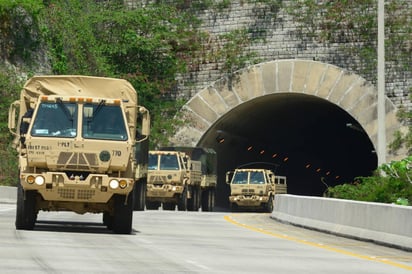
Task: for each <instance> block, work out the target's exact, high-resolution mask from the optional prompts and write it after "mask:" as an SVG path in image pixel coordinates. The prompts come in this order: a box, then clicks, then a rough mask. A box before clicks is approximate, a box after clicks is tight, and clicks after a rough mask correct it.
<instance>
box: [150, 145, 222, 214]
mask: <svg viewBox="0 0 412 274" xmlns="http://www.w3.org/2000/svg"><path fill="white" fill-rule="evenodd" d="M216 160H217V159H216V152H215V151H214V150H213V149H210V148H201V147H165V148H161V149H159V150H154V151H149V166H148V169H149V171H148V180H147V197H146V208H147V209H157V208H159V206H160V205H161V204H162V207H163V209H165V210H174V209H175V207H176V205H177V207H178V210H189V211H198V210H199V209H200V208H202V211H213V208H214V204H215V189H216V184H217V183H216V182H217V176H216V170H217V162H216Z"/></svg>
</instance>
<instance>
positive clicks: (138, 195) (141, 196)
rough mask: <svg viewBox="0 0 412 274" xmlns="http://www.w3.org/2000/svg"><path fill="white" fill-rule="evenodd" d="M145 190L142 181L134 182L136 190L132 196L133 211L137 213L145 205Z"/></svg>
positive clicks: (144, 182) (145, 186)
mask: <svg viewBox="0 0 412 274" xmlns="http://www.w3.org/2000/svg"><path fill="white" fill-rule="evenodd" d="M146 188H147V184H146V181H144V180H142V181H139V182H136V189H135V191H134V194H135V204H134V210H137V211H142V210H144V206H145V204H146Z"/></svg>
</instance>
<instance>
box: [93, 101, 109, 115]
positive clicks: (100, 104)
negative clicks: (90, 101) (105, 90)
mask: <svg viewBox="0 0 412 274" xmlns="http://www.w3.org/2000/svg"><path fill="white" fill-rule="evenodd" d="M105 104H106V100H101V101H100V103H99V104H98V105H97V107H96V110H95V111H94V114H93V118H92V120H94V118H96V116H97V114H98V113H99V112H100V110H101V109H102V107H103V106H104V105H105Z"/></svg>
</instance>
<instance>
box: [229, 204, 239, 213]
mask: <svg viewBox="0 0 412 274" xmlns="http://www.w3.org/2000/svg"><path fill="white" fill-rule="evenodd" d="M230 210H231V211H232V212H238V211H239V206H238V205H237V204H235V203H231V204H230Z"/></svg>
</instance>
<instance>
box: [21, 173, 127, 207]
mask: <svg viewBox="0 0 412 274" xmlns="http://www.w3.org/2000/svg"><path fill="white" fill-rule="evenodd" d="M20 183H21V185H22V187H23V189H24V190H37V192H38V193H40V194H41V196H42V197H43V199H44V200H45V201H67V202H88V203H107V202H108V201H109V199H110V198H111V197H112V196H113V195H114V194H121V195H127V194H128V193H130V192H132V191H133V187H134V179H132V178H116V177H109V176H108V175H107V174H89V176H87V178H79V177H78V176H76V177H73V178H69V177H68V176H67V175H66V173H64V172H43V173H41V174H35V173H21V175H20Z"/></svg>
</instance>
